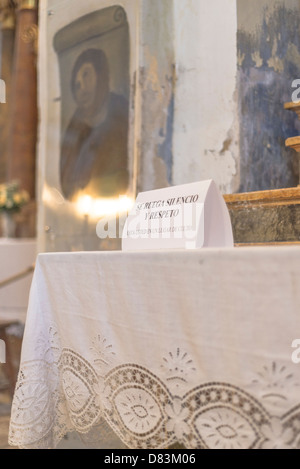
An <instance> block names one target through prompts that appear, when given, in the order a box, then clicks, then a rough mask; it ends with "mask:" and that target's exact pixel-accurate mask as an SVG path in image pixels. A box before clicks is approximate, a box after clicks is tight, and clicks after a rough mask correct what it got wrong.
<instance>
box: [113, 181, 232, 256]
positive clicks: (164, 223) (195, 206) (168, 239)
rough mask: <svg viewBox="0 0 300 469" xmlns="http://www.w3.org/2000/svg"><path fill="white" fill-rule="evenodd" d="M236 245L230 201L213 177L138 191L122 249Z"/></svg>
mask: <svg viewBox="0 0 300 469" xmlns="http://www.w3.org/2000/svg"><path fill="white" fill-rule="evenodd" d="M225 246H228V247H229V246H233V235H232V227H231V220H230V216H229V213H228V209H227V206H226V203H225V201H224V199H223V197H222V195H221V194H220V192H219V190H218V188H217V186H216V184H215V183H214V181H212V180H208V181H201V182H194V183H191V184H184V185H181V186H174V187H167V188H165V189H157V190H153V191H148V192H141V193H140V194H138V196H137V198H136V201H135V205H134V207H133V209H132V211H131V212H130V213H129V215H128V217H127V220H126V223H125V226H124V229H123V234H122V250H123V251H132V250H140V249H143V250H148V249H149V250H151V249H195V248H202V247H225Z"/></svg>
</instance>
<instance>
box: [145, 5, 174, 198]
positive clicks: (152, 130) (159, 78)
mask: <svg viewBox="0 0 300 469" xmlns="http://www.w3.org/2000/svg"><path fill="white" fill-rule="evenodd" d="M140 7H141V11H140V21H141V23H140V65H139V66H140V70H139V74H140V88H141V90H140V93H141V110H142V112H141V136H140V138H141V148H140V150H141V151H140V170H139V177H138V190H143V191H145V190H151V189H155V188H158V187H165V186H168V185H171V184H172V168H173V163H174V160H173V119H174V23H173V8H174V1H173V0H164V1H161V0H151V1H150V2H149V0H142V2H141V3H140Z"/></svg>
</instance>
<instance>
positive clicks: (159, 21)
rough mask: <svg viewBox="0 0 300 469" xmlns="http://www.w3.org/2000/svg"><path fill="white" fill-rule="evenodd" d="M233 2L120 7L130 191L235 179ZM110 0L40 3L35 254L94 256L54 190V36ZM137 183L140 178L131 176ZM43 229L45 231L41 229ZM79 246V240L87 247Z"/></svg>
mask: <svg viewBox="0 0 300 469" xmlns="http://www.w3.org/2000/svg"><path fill="white" fill-rule="evenodd" d="M235 3H236V2H235V1H232V0H212V1H210V2H207V0H122V1H120V2H118V4H120V5H121V6H122V7H123V8H124V9H125V11H126V13H127V17H128V22H129V28H130V47H131V59H130V76H131V127H130V155H131V158H132V163H133V164H132V191H133V195H135V191H136V192H139V191H145V190H151V189H155V188H159V187H165V186H168V185H176V184H182V183H187V182H194V181H197V180H204V179H214V180H215V182H216V183H217V185H218V186H219V188H220V190H221V191H222V192H223V193H226V192H227V193H228V192H233V191H234V190H235V189H236V188H237V186H238V182H239V161H238V160H239V155H238V140H239V136H238V127H237V125H236V123H237V104H236V96H235V89H236V88H235V86H236V5H235ZM111 5H114V2H112V1H109V0H98V1H97V5H95V2H94V0H86V1H85V2H82V1H81V0H79V1H78V0H48V1H46V2H41V6H40V56H39V106H40V129H39V148H38V154H39V157H38V158H39V159H38V194H39V201H40V203H39V214H38V240H39V247H40V250H41V251H43V250H59V251H60V250H63V251H65V250H78V249H82V248H83V249H86V243H87V245H88V248H89V249H93V248H94V249H98V248H99V246H98V244H97V239H94V238H93V237H95V229H94V228H95V227H94V228H93V227H90V234H89V238H88V239H87V238H85V240H84V239H83V237H84V234H82V235H81V233H82V228H83V221H82V219H80V218H78V216H77V214H76V213H75V211H74V207H73V206H72V204H70V203H68V202H66V201H65V200H64V199H63V197H62V196H61V191H60V187H59V139H60V134H59V132H60V126H59V123H60V103H59V100H57V99H56V98H57V97H59V93H60V91H59V81H58V76H59V73H58V64H57V58H56V56H55V52H54V50H53V47H52V40H53V36H54V34H55V32H56V31H58V30H59V29H61V28H62V27H63V26H65V25H67V24H68V23H70V22H71V21H73V20H75V19H76V18H78V17H80V16H82V15H84V14H86V13H89V12H90V11H91V9H92V8H97V9H101V8H105V7H107V6H111ZM135 176H136V178H135ZM46 227H47V230H48V231H47V232H45V228H46ZM83 241H84V242H83Z"/></svg>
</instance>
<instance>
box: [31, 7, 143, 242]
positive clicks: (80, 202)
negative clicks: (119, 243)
mask: <svg viewBox="0 0 300 469" xmlns="http://www.w3.org/2000/svg"><path fill="white" fill-rule="evenodd" d="M83 3H84V5H83ZM137 15H138V2H135V1H134V2H132V1H129V0H128V1H127V2H123V4H122V6H120V5H116V4H114V3H112V2H109V1H106V0H103V1H98V2H96V3H95V2H94V1H90V0H87V1H86V2H81V1H80V0H65V1H63V2H59V1H58V0H48V1H47V2H46V3H43V6H41V8H40V54H39V102H40V110H41V113H40V115H41V120H40V142H39V152H38V158H39V166H40V168H41V170H40V171H39V193H40V197H41V204H40V205H41V208H40V213H39V227H38V237H39V239H40V240H41V241H40V244H41V250H47V251H48V250H50V251H51V250H55V251H61V250H63V251H68V250H81V249H91V250H92V249H101V248H102V247H103V246H102V247H101V240H99V239H98V238H97V234H96V229H95V226H96V224H97V218H98V219H99V217H101V216H102V215H103V211H102V212H101V203H100V202H101V201H102V202H106V205H105V206H106V207H107V202H108V201H110V202H112V201H115V202H116V200H118V199H119V198H120V197H122V198H123V199H124V197H128V198H130V199H133V198H134V197H135V192H136V168H137V160H138V151H137V148H138V145H137V141H138V136H137V135H136V131H137V126H136V119H137V118H138V109H137V106H136V99H137V94H136V86H135V81H136V79H137V71H136V68H135V64H136V56H137V51H136V48H137V44H138V41H137V31H136V26H135V25H136V16H137ZM133 89H134V90H135V94H134V95H133V94H132V93H131V90H133ZM133 111H134V112H133ZM103 206H104V205H103V204H102V207H103ZM111 206H112V205H111ZM95 207H97V208H98V210H95ZM99 207H100V209H99ZM114 207H117V204H116V203H115V204H114ZM102 244H103V243H102Z"/></svg>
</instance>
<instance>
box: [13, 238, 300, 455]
mask: <svg viewBox="0 0 300 469" xmlns="http://www.w3.org/2000/svg"><path fill="white" fill-rule="evenodd" d="M298 337H300V248H299V247H268V248H259V247H257V248H256V247H255V248H254V247H253V248H252V247H251V248H235V249H203V250H196V251H170V252H144V253H142V252H132V253H124V252H85V253H51V254H41V255H39V257H38V261H37V265H36V270H35V274H34V278H33V283H32V288H31V294H30V304H29V309H28V314H27V322H26V328H25V336H24V341H23V350H22V360H21V368H20V373H19V379H18V384H17V387H16V391H15V396H14V401H13V406H12V415H11V423H10V443H11V444H12V445H18V446H20V447H33V448H38V447H47V448H51V447H55V446H56V445H57V443H58V442H59V440H60V439H61V438H62V436H63V435H64V434H65V433H67V432H70V431H72V430H76V431H77V432H79V433H87V432H89V431H91V430H93V429H97V432H98V433H97V432H96V434H97V437H98V438H99V439H101V425H102V423H103V422H105V423H106V424H107V425H109V427H111V428H112V429H113V431H114V432H115V434H116V435H118V437H119V438H120V439H121V440H122V442H123V443H124V444H125V445H126V446H128V447H130V448H151V449H153V448H167V447H170V446H171V445H173V444H174V443H175V442H179V443H180V444H182V445H184V446H185V447H186V448H276V447H280V448H282V447H283V448H285V447H292V448H299V447H300V394H299V389H300V388H299V385H300V364H297V363H294V362H293V361H292V353H293V352H295V349H293V348H292V347H291V344H292V342H293V340H294V339H297V338H298ZM299 355H300V354H299ZM94 435H95V432H94Z"/></svg>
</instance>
